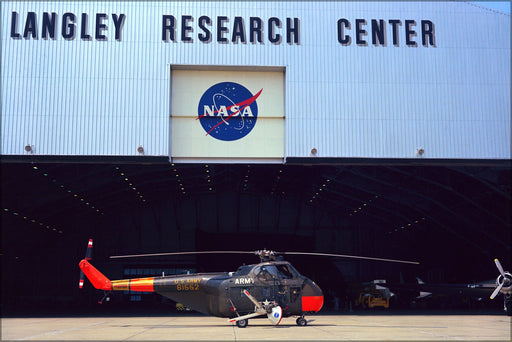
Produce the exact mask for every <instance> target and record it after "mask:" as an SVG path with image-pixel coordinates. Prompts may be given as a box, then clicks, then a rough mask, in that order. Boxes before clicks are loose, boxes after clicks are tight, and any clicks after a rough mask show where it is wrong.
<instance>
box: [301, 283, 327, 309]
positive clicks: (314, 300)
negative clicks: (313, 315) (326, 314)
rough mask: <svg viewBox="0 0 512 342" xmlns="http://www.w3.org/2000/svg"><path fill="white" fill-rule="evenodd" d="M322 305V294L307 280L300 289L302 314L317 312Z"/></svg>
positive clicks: (316, 286)
mask: <svg viewBox="0 0 512 342" xmlns="http://www.w3.org/2000/svg"><path fill="white" fill-rule="evenodd" d="M323 305H324V294H323V293H322V290H321V289H320V287H318V285H317V284H315V282H314V281H312V280H310V279H307V280H306V283H305V285H304V288H303V289H302V312H318V311H320V309H321V308H322V306H323Z"/></svg>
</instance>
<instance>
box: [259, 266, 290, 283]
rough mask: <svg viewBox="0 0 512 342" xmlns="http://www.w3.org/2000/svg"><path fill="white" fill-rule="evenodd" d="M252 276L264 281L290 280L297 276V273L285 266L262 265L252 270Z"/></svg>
mask: <svg viewBox="0 0 512 342" xmlns="http://www.w3.org/2000/svg"><path fill="white" fill-rule="evenodd" d="M254 275H255V276H256V277H258V278H260V279H264V280H271V279H292V278H295V277H296V276H297V272H296V271H295V270H294V269H291V268H290V267H289V265H286V264H281V265H279V264H278V265H263V266H258V267H256V268H255V269H254Z"/></svg>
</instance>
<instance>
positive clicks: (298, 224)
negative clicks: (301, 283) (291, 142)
mask: <svg viewBox="0 0 512 342" xmlns="http://www.w3.org/2000/svg"><path fill="white" fill-rule="evenodd" d="M0 166H1V188H2V191H1V204H2V216H1V219H2V222H1V227H2V277H1V278H2V283H1V288H2V311H3V314H16V313H24V312H39V311H40V312H45V311H52V310H53V311H59V310H62V311H75V312H80V311H82V310H84V308H88V309H91V308H95V307H96V306H95V305H96V301H97V299H98V298H100V297H101V293H99V291H96V290H94V289H92V286H90V284H87V286H86V288H85V289H83V290H79V289H78V278H79V268H78V262H79V261H80V260H81V259H82V258H83V257H84V254H85V249H86V245H87V241H88V239H89V238H93V239H94V252H93V261H92V263H93V264H94V265H95V266H96V267H97V268H98V269H100V270H101V271H102V272H103V273H104V274H106V275H107V276H108V277H109V278H110V279H121V278H123V277H133V276H132V274H133V275H136V276H139V274H138V273H142V276H143V275H144V274H146V275H147V274H150V273H151V272H160V271H162V270H164V271H165V270H167V272H171V273H172V272H179V271H180V270H181V271H184V270H188V271H192V272H211V271H235V270H236V269H237V267H238V266H240V265H242V264H244V263H246V264H249V263H257V262H258V259H257V257H256V256H254V257H253V256H250V255H240V256H238V255H223V254H219V255H208V256H182V257H158V258H135V259H120V260H119V259H116V260H114V259H109V256H111V255H123V254H138V253H159V252H179V251H215V250H219V251H223V250H237V251H252V250H258V249H263V248H266V249H272V250H276V251H300V252H320V253H337V254H350V255H361V256H370V257H383V258H393V259H402V260H414V261H419V262H420V265H417V266H416V265H404V264H395V263H382V262H369V261H361V260H350V259H337V258H328V257H317V256H315V257H309V256H308V257H306V256H288V257H287V258H286V259H287V260H289V261H290V262H292V263H293V265H294V266H295V267H296V268H297V269H298V270H299V271H300V272H301V273H303V274H304V275H306V276H308V277H310V278H312V279H313V280H315V281H316V282H317V283H318V284H319V285H320V286H321V287H322V289H323V290H324V292H325V293H326V295H327V296H329V295H340V296H348V294H347V293H348V292H347V289H348V288H350V284H352V283H357V282H359V283H360V282H366V281H371V280H373V279H388V280H394V281H398V279H402V280H403V279H404V278H405V280H406V281H408V280H411V279H414V277H421V278H422V279H423V280H424V281H429V282H437V283H439V282H442V283H464V282H477V281H482V280H488V279H495V278H496V276H497V273H498V272H497V270H496V268H495V266H494V263H493V259H494V258H499V259H500V260H501V261H502V264H503V266H504V267H505V269H507V270H508V269H510V246H511V244H510V242H511V240H510V233H511V207H512V200H511V198H512V196H511V194H512V187H511V179H512V177H511V170H512V168H511V166H510V163H509V162H506V163H500V162H490V163H485V162H483V163H472V164H468V163H456V162H453V161H452V162H451V163H449V162H446V163H441V162H435V163H432V162H431V163H428V162H425V163H422V164H420V163H397V162H396V161H393V162H385V161H384V162H382V161H380V162H379V164H377V163H374V162H351V163H328V164H312V165H311V164H310V165H308V164H304V163H300V161H299V162H297V163H287V164H282V165H268V164H171V163H169V161H168V160H167V159H148V160H147V161H146V160H145V161H144V162H142V163H141V162H134V161H131V160H128V161H123V160H121V161H120V162H115V161H114V162H112V161H109V160H106V161H104V162H84V161H71V162H70V161H64V162H62V161H49V160H45V159H43V160H37V161H26V160H25V161H5V160H4V161H2V163H1V164H0ZM137 270H138V271H137ZM137 272H138V273H137ZM125 300H126V301H127V302H130V301H134V302H144V301H145V300H144V298H143V299H142V300H141V298H135V299H134V298H133V297H128V299H126V298H125ZM327 300H328V297H326V308H329V305H330V304H329V302H327ZM121 301H123V299H121ZM496 302H497V306H500V305H502V300H501V299H500V300H497V301H496ZM117 304H118V305H119V301H118V303H117ZM129 304H130V303H124V305H129ZM131 304H132V305H133V306H137V304H138V305H139V307H141V305H142V304H144V303H131ZM112 305H113V306H112V307H115V305H116V303H113V304H112ZM147 305H149V306H150V307H156V306H157V307H162V306H163V307H164V310H165V307H166V306H165V305H169V303H163V304H162V303H161V302H159V303H157V304H155V303H154V302H151V303H150V304H147Z"/></svg>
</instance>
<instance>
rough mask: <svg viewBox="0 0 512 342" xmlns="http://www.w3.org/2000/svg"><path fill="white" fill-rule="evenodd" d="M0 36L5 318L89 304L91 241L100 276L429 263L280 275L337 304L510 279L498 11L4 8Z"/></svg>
mask: <svg viewBox="0 0 512 342" xmlns="http://www.w3.org/2000/svg"><path fill="white" fill-rule="evenodd" d="M0 25H1V35H2V37H1V39H2V49H1V51H2V52H1V54H2V55H1V58H2V59H1V65H2V73H1V78H2V83H1V84H2V87H1V96H2V100H1V103H2V106H1V145H0V151H1V160H2V163H1V168H2V173H1V177H2V180H1V182H2V183H1V184H2V192H1V201H2V209H1V211H2V216H1V217H2V306H3V308H4V309H5V310H6V311H7V312H14V311H16V310H35V309H42V308H44V307H47V306H45V304H48V303H52V306H53V307H62V308H76V307H77V303H82V304H83V303H85V302H90V301H91V300H90V298H86V297H87V295H84V292H79V291H78V286H77V283H78V272H79V271H78V266H77V264H78V261H79V260H80V259H81V258H82V257H83V254H84V252H85V247H86V243H87V241H88V239H89V238H91V237H92V238H94V240H95V245H96V246H95V252H94V253H95V254H94V260H93V262H94V263H95V264H96V265H97V266H98V267H99V268H100V269H101V270H102V271H103V272H104V273H105V274H108V275H109V276H111V277H112V278H122V277H129V276H140V275H149V274H154V273H161V272H167V274H168V273H169V272H170V273H173V272H174V273H176V272H183V271H186V270H192V271H199V270H201V271H208V270H212V271H232V270H235V269H236V267H237V266H239V265H240V264H241V263H242V262H253V261H254V260H245V259H243V260H242V259H239V258H233V257H232V256H229V257H227V256H222V255H220V256H216V257H209V258H203V257H199V256H198V257H193V256H187V257H178V258H175V259H151V260H149V259H135V260H130V261H126V260H124V261H114V260H111V259H109V258H108V256H110V255H116V254H117V255H119V254H135V253H156V252H166V251H195V250H254V249H262V248H271V249H275V250H278V251H279V250H281V251H290V250H299V251H309V252H323V253H338V254H356V255H365V256H377V257H379V256H380V257H390V258H399V259H408V260H418V261H420V262H421V264H420V266H418V267H416V268H412V267H409V266H401V265H394V264H393V265H390V264H379V263H377V264H375V263H368V262H364V261H353V260H346V259H339V260H332V259H327V260H325V259H317V258H305V257H300V258H299V257H297V259H293V260H291V261H293V262H294V265H295V266H296V268H298V269H299V270H300V271H302V272H303V273H304V274H307V275H309V276H310V277H312V278H313V279H315V281H317V283H319V284H320V285H321V286H322V288H324V289H325V291H326V293H331V294H333V296H334V295H340V294H339V293H341V292H342V291H341V290H340V289H341V288H346V287H347V286H348V285H347V284H349V283H351V282H361V281H369V280H372V279H375V278H388V279H390V278H393V277H395V278H396V277H399V275H400V274H402V275H407V276H411V277H414V276H418V275H421V276H422V277H423V278H424V280H428V281H436V282H450V281H458V282H470V281H477V280H482V279H488V278H494V277H496V276H497V271H496V269H495V267H494V265H493V262H492V259H494V258H495V257H498V258H500V259H501V260H503V261H504V264H505V265H506V263H507V261H510V231H511V219H510V214H511V193H512V190H511V180H510V179H511V122H510V120H511V103H510V91H511V89H510V84H511V79H510V77H511V76H510V75H511V74H510V60H511V58H510V57H511V56H510V15H509V14H505V13H501V12H498V11H493V10H489V9H486V8H482V7H479V6H477V5H474V4H472V3H469V2H460V1H447V2H437V1H436V2H431V1H429V2H419V1H414V2H402V1H399V2H396V1H391V2H382V1H377V2H359V1H356V2H346V1H343V2H341V1H340V2H332V1H326V2H317V1H297V2H290V1H272V2H270V1H240V2H232V1H190V2H187V1H165V2H163V1H156V2H146V1H144V2H136V1H135V2H134V1H127V2H124V1H112V2H98V1H92V2H87V1H84V2H64V1H55V2H51V1H46V2H38V1H34V2H29V1H27V2H15V1H13V2H10V1H5V2H3V3H2V7H1V24H0ZM507 267H510V265H506V268H507ZM87 291H89V292H87ZM85 293H86V294H88V295H89V297H93V296H96V294H95V293H93V291H90V289H89V290H86V292H85ZM341 295H343V294H341ZM125 300H126V301H132V302H143V301H144V300H145V299H144V298H142V297H141V296H132V295H128V296H127V297H126V298H125Z"/></svg>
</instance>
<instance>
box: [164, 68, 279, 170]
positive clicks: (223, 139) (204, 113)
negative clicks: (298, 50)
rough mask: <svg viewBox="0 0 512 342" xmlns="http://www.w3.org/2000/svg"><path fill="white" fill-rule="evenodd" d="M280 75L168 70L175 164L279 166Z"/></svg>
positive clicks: (228, 70) (272, 72)
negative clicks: (275, 163)
mask: <svg viewBox="0 0 512 342" xmlns="http://www.w3.org/2000/svg"><path fill="white" fill-rule="evenodd" d="M284 117H285V115H284V70H283V69H281V68H279V69H275V68H272V69H270V68H269V69H261V68H257V69H254V70H249V69H239V68H225V69H223V70H219V69H213V68H211V69H205V68H201V67H197V68H194V67H172V68H171V160H172V161H173V162H202V161H205V162H207V161H215V162H232V163H238V162H263V163H265V162H268V163H274V162H282V161H283V158H284Z"/></svg>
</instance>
